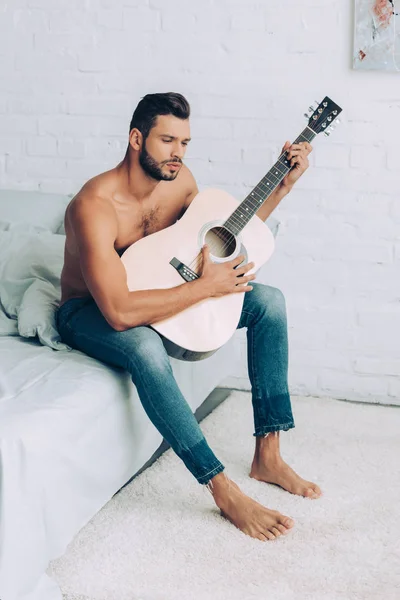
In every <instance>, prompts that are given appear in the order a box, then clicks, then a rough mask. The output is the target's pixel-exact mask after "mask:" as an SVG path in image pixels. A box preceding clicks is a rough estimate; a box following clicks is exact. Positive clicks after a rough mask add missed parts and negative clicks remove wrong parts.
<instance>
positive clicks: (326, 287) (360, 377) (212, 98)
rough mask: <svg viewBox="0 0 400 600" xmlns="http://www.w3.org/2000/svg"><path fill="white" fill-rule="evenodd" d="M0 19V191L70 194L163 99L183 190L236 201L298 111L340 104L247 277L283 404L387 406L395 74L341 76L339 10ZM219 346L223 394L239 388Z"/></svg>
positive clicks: (396, 233)
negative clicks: (282, 327)
mask: <svg viewBox="0 0 400 600" xmlns="http://www.w3.org/2000/svg"><path fill="white" fill-rule="evenodd" d="M350 4H351V3H350ZM0 17H1V18H0V71H1V76H0V131H1V138H0V186H1V187H2V188H21V189H39V190H43V191H58V192H60V191H61V192H75V191H77V190H78V189H79V187H80V186H81V185H82V184H83V182H84V181H85V180H86V179H88V178H89V177H91V176H92V175H94V174H96V173H98V172H101V171H102V170H105V169H107V168H111V167H112V166H113V165H115V164H116V163H117V161H119V160H120V159H121V158H122V156H123V154H124V151H125V147H126V143H127V133H128V127H129V121H130V118H131V114H132V111H133V109H134V107H135V106H136V104H137V102H138V100H139V99H140V97H142V96H143V95H144V94H146V93H148V92H155V91H170V90H174V91H180V92H181V93H183V94H185V95H186V96H187V97H188V99H189V101H190V102H191V105H192V114H193V118H192V136H193V142H192V145H191V148H190V150H189V151H188V158H187V164H188V166H189V167H190V168H191V169H192V171H193V173H194V175H195V176H196V178H197V180H198V183H199V186H200V188H201V189H202V188H204V187H208V186H219V187H222V188H224V189H226V190H228V191H229V192H231V193H232V194H234V195H235V196H236V197H237V198H238V199H242V198H243V196H244V195H245V194H246V193H248V191H249V190H250V189H251V188H252V187H253V186H254V185H255V184H256V183H257V182H258V181H259V179H260V178H261V176H262V175H264V173H265V172H266V171H267V170H268V169H269V167H270V166H271V164H272V161H273V160H274V159H275V158H276V156H277V155H278V152H279V151H280V149H281V147H282V145H283V143H284V141H285V140H286V139H290V140H293V139H294V138H295V137H296V136H297V135H298V133H300V131H301V130H302V129H303V126H304V120H303V118H302V114H303V112H304V111H305V110H306V109H307V108H308V106H309V105H310V103H312V102H313V101H314V100H315V99H318V100H319V99H321V98H322V97H323V96H325V95H329V96H331V97H332V99H333V100H335V101H336V102H337V103H338V104H340V105H341V106H342V107H343V108H344V112H343V114H342V125H341V128H340V129H338V130H337V131H336V133H335V134H333V135H332V136H331V138H330V139H326V138H325V137H323V136H318V138H317V139H316V140H315V141H314V149H315V150H314V152H313V153H312V155H311V157H310V159H311V168H310V169H309V171H308V172H307V173H306V174H305V175H304V177H303V178H302V179H301V181H300V182H299V183H298V184H297V186H296V188H295V189H294V190H293V192H292V193H291V194H290V196H288V197H287V198H285V199H284V200H283V202H282V203H281V205H280V206H279V207H278V208H277V210H276V211H275V216H276V217H277V218H279V219H280V220H281V222H282V226H281V231H280V235H279V238H278V244H277V250H276V253H275V254H274V256H273V257H272V259H271V260H270V261H269V263H268V264H267V265H266V266H265V267H264V268H263V270H262V272H260V277H259V279H260V280H261V281H263V282H265V283H269V284H271V285H275V286H277V287H279V288H280V289H281V290H282V291H283V292H284V294H285V296H286V301H287V307H288V319H289V336H290V385H291V389H292V391H293V392H294V393H304V394H315V395H331V396H335V397H338V398H348V399H353V400H366V401H370V402H386V403H395V404H400V384H399V375H400V342H399V339H400V282H399V267H400V208H399V207H400V202H399V200H400V169H399V151H398V145H397V143H398V139H399V137H400V135H399V134H400V86H399V76H398V73H384V72H381V73H380V72H357V71H353V70H352V69H351V55H352V41H353V40H352V27H353V23H352V19H353V15H352V10H351V8H350V6H349V2H348V1H347V0H339V1H333V0H302V2H300V3H299V2H298V1H296V2H295V0H287V1H286V2H285V3H282V2H280V1H279V2H278V0H270V1H269V2H260V1H258V0H219V1H218V2H216V1H213V0H204V1H203V2H197V1H194V0H175V2H169V3H166V2H165V1H164V0H147V1H146V0H13V1H12V2H11V1H10V2H7V1H6V0H3V2H2V5H1V12H0ZM237 337H238V341H237V343H238V346H239V349H240V352H241V355H242V362H241V368H240V370H239V372H237V373H236V375H235V376H234V377H231V378H230V379H229V380H228V381H227V382H226V383H227V384H230V385H234V386H237V387H248V386H249V383H248V379H247V373H246V359H245V332H243V331H242V332H239V334H238V336H237Z"/></svg>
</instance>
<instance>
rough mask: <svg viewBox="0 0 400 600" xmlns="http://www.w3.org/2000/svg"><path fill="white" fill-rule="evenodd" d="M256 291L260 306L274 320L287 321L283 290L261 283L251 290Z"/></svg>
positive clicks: (256, 298)
mask: <svg viewBox="0 0 400 600" xmlns="http://www.w3.org/2000/svg"><path fill="white" fill-rule="evenodd" d="M255 291H256V297H255V298H254V299H255V300H256V301H257V303H259V304H260V307H262V308H264V309H265V314H266V315H267V316H268V317H269V318H270V319H272V320H284V321H286V300H285V296H284V295H283V292H282V291H281V290H280V289H279V288H276V287H273V286H271V285H264V284H259V285H257V287H256V286H254V288H253V290H252V291H251V292H249V293H250V294H253V293H254V292H255Z"/></svg>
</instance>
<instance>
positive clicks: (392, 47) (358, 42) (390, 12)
mask: <svg viewBox="0 0 400 600" xmlns="http://www.w3.org/2000/svg"><path fill="white" fill-rule="evenodd" d="M399 13H400V0H355V32H354V55H353V66H354V68H355V69H381V70H385V71H400V15H399Z"/></svg>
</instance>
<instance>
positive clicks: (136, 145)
mask: <svg viewBox="0 0 400 600" xmlns="http://www.w3.org/2000/svg"><path fill="white" fill-rule="evenodd" d="M129 144H130V146H132V148H133V149H134V150H140V149H141V147H142V145H143V135H142V132H141V131H139V129H136V127H134V128H133V129H131V131H130V133H129Z"/></svg>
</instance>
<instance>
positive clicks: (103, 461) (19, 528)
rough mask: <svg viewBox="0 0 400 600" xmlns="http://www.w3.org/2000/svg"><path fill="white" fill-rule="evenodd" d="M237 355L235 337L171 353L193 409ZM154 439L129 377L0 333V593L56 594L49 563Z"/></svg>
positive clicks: (13, 599) (24, 597) (32, 599)
mask: <svg viewBox="0 0 400 600" xmlns="http://www.w3.org/2000/svg"><path fill="white" fill-rule="evenodd" d="M236 359H237V355H236V353H235V349H234V345H233V340H232V341H230V342H229V343H228V344H226V345H225V346H224V347H223V348H222V349H220V350H219V351H218V352H217V353H216V354H214V355H213V356H212V357H210V358H209V359H206V360H203V361H200V362H198V363H185V362H182V361H177V360H174V359H171V363H172V366H173V370H174V373H175V376H176V379H177V381H178V384H179V386H180V388H181V390H182V392H183V394H184V395H185V397H186V398H187V400H188V402H189V404H190V406H191V407H192V409H193V410H195V409H196V408H197V407H198V406H200V404H201V403H202V402H203V400H204V399H205V397H206V396H207V395H208V394H209V393H210V392H211V391H212V390H213V389H214V388H215V386H216V385H218V384H219V383H221V381H222V380H223V379H224V378H225V377H226V376H228V375H229V374H230V373H232V370H233V369H234V364H233V363H234V362H235V360H236ZM160 442H161V435H160V434H159V433H158V431H157V430H156V428H155V427H154V426H153V425H152V423H151V422H150V420H149V419H148V417H147V415H146V414H145V412H144V410H143V408H142V405H141V403H140V400H139V398H138V396H137V392H136V388H135V386H134V385H133V384H132V382H131V380H130V377H129V374H128V373H126V372H124V371H121V370H119V369H113V368H112V367H109V366H106V365H104V364H102V363H100V362H98V361H96V360H94V359H91V358H90V357H88V356H86V355H84V354H83V353H81V352H77V351H70V352H68V351H54V350H52V349H50V348H49V347H46V346H43V345H41V344H40V343H39V342H37V341H35V340H31V339H24V338H21V337H0V477H1V480H0V598H1V599H2V600H61V598H62V596H61V592H60V590H59V588H58V586H57V584H56V582H54V581H53V580H51V579H50V578H49V577H48V576H47V575H46V573H45V571H46V568H47V566H48V563H49V561H50V560H53V559H54V558H56V557H58V556H60V555H62V554H63V553H64V552H65V549H66V547H67V545H68V543H69V542H70V541H71V540H72V538H73V537H74V535H75V534H76V533H77V532H78V531H79V529H80V528H81V527H83V526H84V525H85V524H86V523H87V522H88V521H89V520H90V518H91V517H92V516H93V515H94V514H95V513H96V512H97V511H98V510H99V509H100V508H101V507H102V506H104V504H105V503H106V502H107V501H108V500H109V499H110V498H111V497H112V496H113V494H114V493H115V492H116V491H118V489H119V488H120V487H121V486H122V485H124V483H126V482H127V481H128V480H129V479H130V478H131V477H132V475H133V474H134V473H136V472H137V471H138V470H139V469H140V468H141V467H142V466H143V465H144V464H145V462H146V461H147V460H148V459H149V458H150V457H151V455H152V454H153V452H154V451H155V450H156V448H157V447H158V446H159V444H160Z"/></svg>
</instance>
